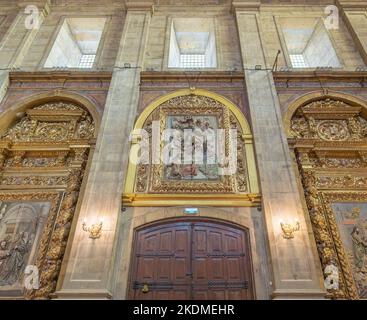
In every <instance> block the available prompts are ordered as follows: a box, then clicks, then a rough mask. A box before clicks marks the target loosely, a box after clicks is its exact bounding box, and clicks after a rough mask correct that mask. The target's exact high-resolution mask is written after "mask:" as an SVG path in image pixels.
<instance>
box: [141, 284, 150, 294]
mask: <svg viewBox="0 0 367 320" xmlns="http://www.w3.org/2000/svg"><path fill="white" fill-rule="evenodd" d="M141 292H142V293H148V292H149V286H148V285H147V284H146V283H145V284H144V285H143V289H141Z"/></svg>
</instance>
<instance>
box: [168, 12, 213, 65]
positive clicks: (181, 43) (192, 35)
mask: <svg viewBox="0 0 367 320" xmlns="http://www.w3.org/2000/svg"><path fill="white" fill-rule="evenodd" d="M216 66H217V56H216V43H215V33H214V22H213V19H208V18H187V19H184V18H177V19H173V21H172V25H171V37H170V48H169V59H168V67H169V68H184V69H201V68H216Z"/></svg>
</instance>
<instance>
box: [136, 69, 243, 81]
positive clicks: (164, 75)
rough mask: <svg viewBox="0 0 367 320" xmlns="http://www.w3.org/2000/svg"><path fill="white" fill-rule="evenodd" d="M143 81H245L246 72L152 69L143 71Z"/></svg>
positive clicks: (141, 75)
mask: <svg viewBox="0 0 367 320" xmlns="http://www.w3.org/2000/svg"><path fill="white" fill-rule="evenodd" d="M140 77H141V81H142V82H149V81H152V82H153V81H168V82H171V81H173V82H176V81H185V80H188V79H190V80H192V79H195V80H200V81H232V80H237V81H243V80H244V73H243V72H240V71H234V72H230V71H214V72H200V73H198V72H192V73H190V72H186V73H182V72H174V71H166V72H151V71H143V72H141V74H140Z"/></svg>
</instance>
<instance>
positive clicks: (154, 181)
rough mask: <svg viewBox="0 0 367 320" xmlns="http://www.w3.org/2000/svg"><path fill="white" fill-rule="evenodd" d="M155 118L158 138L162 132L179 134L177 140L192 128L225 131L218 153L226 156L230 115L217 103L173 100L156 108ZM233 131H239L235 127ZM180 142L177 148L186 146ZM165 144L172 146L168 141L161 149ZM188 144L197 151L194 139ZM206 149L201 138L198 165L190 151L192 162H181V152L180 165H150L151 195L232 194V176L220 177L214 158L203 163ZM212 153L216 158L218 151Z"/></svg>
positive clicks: (191, 98)
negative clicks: (220, 149) (158, 132)
mask: <svg viewBox="0 0 367 320" xmlns="http://www.w3.org/2000/svg"><path fill="white" fill-rule="evenodd" d="M156 117H157V119H156V120H159V122H160V131H161V135H162V136H164V130H166V129H168V130H170V129H171V130H175V131H176V132H180V134H181V137H185V131H186V130H188V131H191V132H193V133H194V132H195V130H196V129H198V130H199V131H200V130H201V132H208V131H207V130H209V131H210V130H211V131H212V132H213V133H214V134H217V129H225V136H224V141H223V150H222V151H223V153H224V155H225V156H228V155H229V153H230V146H229V139H230V136H229V135H230V129H232V126H231V114H230V112H229V110H228V109H227V108H226V107H225V106H224V105H223V104H221V103H219V102H218V101H215V100H213V99H210V98H207V97H201V96H195V95H192V96H185V97H177V98H173V99H171V100H169V101H167V102H165V103H163V104H162V105H161V106H160V108H159V112H158V113H156ZM153 120H154V119H153ZM235 128H237V130H239V128H238V127H237V124H236V126H235ZM171 139H173V138H171ZM184 141H185V142H184V143H180V148H184V145H185V144H186V143H187V140H184ZM189 142H190V141H189ZM167 143H172V141H163V142H161V150H162V149H164V148H165V146H166V145H167ZM192 144H193V145H192V147H193V150H195V151H197V148H196V149H195V148H194V140H193V142H192ZM208 147H209V144H208V143H207V140H206V138H205V137H203V143H202V148H203V150H202V159H203V161H201V163H196V161H195V154H194V151H193V153H192V160H191V161H190V162H188V161H187V160H185V159H184V152H183V151H184V150H183V149H182V150H181V151H182V152H181V159H180V160H181V163H180V164H175V163H168V164H167V163H164V162H163V161H161V163H160V164H153V165H152V170H151V171H152V173H151V180H150V190H149V191H150V192H152V193H187V192H189V193H190V192H195V193H197V192H207V193H208V192H209V193H217V192H219V193H234V192H236V181H235V177H234V175H220V174H219V170H220V168H219V166H220V164H219V161H217V158H214V161H207V156H208V151H209V150H208ZM214 153H215V154H216V156H215V157H217V153H218V152H214ZM212 159H213V158H212Z"/></svg>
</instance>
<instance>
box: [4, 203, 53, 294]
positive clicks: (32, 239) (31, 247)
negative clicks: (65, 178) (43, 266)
mask: <svg viewBox="0 0 367 320" xmlns="http://www.w3.org/2000/svg"><path fill="white" fill-rule="evenodd" d="M50 208H51V203H50V202H7V201H1V202H0V290H16V289H19V290H21V289H22V288H23V283H22V281H23V276H24V270H25V268H26V266H27V265H33V264H34V262H35V255H36V253H37V248H38V245H39V242H40V239H41V236H42V232H43V230H44V227H45V223H46V221H47V217H48V215H49V212H50Z"/></svg>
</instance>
